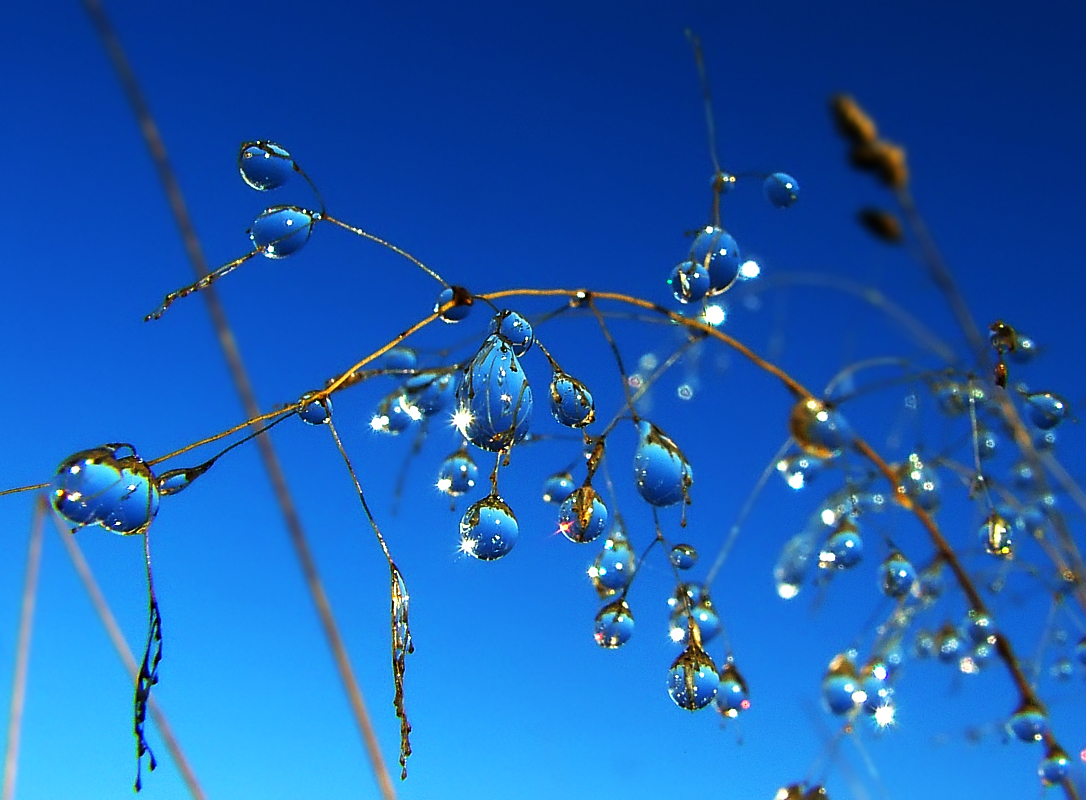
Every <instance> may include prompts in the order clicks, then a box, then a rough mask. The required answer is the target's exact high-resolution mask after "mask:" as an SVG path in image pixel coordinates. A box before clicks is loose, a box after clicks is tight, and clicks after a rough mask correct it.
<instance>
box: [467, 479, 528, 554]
mask: <svg viewBox="0 0 1086 800" xmlns="http://www.w3.org/2000/svg"><path fill="white" fill-rule="evenodd" d="M517 533H518V526H517V518H516V517H515V516H513V510H512V509H511V508H509V506H508V505H506V503H505V501H504V500H502V499H501V498H500V497H499V496H498V495H496V494H490V495H487V496H486V497H484V498H483V499H482V500H479V501H478V502H476V503H473V504H472V505H470V506H468V510H467V511H465V512H464V517H463V518H462V519H461V520H460V552H462V553H465V554H467V555H469V556H474V557H475V558H478V559H480V560H482V561H495V560H496V559H499V558H501V557H502V556H504V555H506V554H508V553H509V551H510V550H512V549H513V545H515V544H516V543H517Z"/></svg>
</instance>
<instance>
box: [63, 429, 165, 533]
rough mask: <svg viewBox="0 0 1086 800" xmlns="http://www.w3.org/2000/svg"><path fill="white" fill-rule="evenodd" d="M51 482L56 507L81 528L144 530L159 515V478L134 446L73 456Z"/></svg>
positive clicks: (108, 447)
mask: <svg viewBox="0 0 1086 800" xmlns="http://www.w3.org/2000/svg"><path fill="white" fill-rule="evenodd" d="M52 486H53V491H52V500H53V508H55V509H56V511H57V513H59V514H60V515H61V516H63V517H64V518H65V519H67V520H68V521H69V522H72V523H73V524H75V525H76V526H77V527H83V526H85V525H101V526H102V527H103V528H105V529H106V530H110V531H113V532H114V533H119V534H122V535H127V534H134V533H143V532H144V531H145V530H147V527H148V526H149V525H150V524H151V520H152V519H154V517H155V515H156V514H157V513H158V502H159V489H158V482H157V480H156V479H155V476H154V475H153V474H152V473H151V470H150V468H149V467H148V466H147V464H146V463H144V461H143V459H141V458H140V457H139V456H138V455H136V451H135V449H134V448H133V447H132V445H130V444H107V445H102V446H101V447H95V448H93V449H91V450H83V451H81V452H79V453H75V454H74V455H71V456H69V457H68V458H66V459H65V460H64V461H62V462H61V464H60V466H59V467H57V471H56V474H55V475H54V477H53V482H52ZM181 488H184V487H181ZM176 491H180V489H177V490H176Z"/></svg>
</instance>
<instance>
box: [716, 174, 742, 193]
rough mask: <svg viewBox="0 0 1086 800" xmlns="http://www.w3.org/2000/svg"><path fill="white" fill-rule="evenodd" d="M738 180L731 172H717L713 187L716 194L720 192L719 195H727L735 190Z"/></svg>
mask: <svg viewBox="0 0 1086 800" xmlns="http://www.w3.org/2000/svg"><path fill="white" fill-rule="evenodd" d="M736 180H737V178H736V177H735V176H734V175H732V174H731V173H730V172H725V171H724V170H721V171H720V172H717V173H716V174H714V175H713V179H712V183H711V185H712V187H713V191H714V192H718V193H719V194H727V193H728V192H730V191H731V190H732V189H734V188H735V183H736Z"/></svg>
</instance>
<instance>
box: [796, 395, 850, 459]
mask: <svg viewBox="0 0 1086 800" xmlns="http://www.w3.org/2000/svg"><path fill="white" fill-rule="evenodd" d="M788 431H789V433H791V434H792V438H793V439H794V440H795V442H796V444H797V445H799V448H800V449H801V450H802V451H803V452H805V453H806V454H807V455H811V456H814V457H815V458H820V459H823V460H825V459H830V458H836V457H837V456H839V455H840V454H841V451H842V450H843V449H844V446H845V444H846V443H847V441H848V424H847V423H846V422H845V420H844V418H843V417H842V416H841V414H840V413H839V412H838V411H837V410H836V409H834V408H832V407H831V406H830V405H829V404H828V403H827V402H825V401H824V400H819V399H817V398H814V397H809V398H807V399H805V400H800V401H799V402H797V403H796V404H795V405H794V406H793V407H792V414H791V416H790V417H789V418H788Z"/></svg>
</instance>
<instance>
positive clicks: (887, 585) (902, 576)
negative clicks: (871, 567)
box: [879, 550, 916, 597]
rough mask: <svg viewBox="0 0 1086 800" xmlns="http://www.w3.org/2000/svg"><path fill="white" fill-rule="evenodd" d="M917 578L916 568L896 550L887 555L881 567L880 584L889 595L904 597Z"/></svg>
mask: <svg viewBox="0 0 1086 800" xmlns="http://www.w3.org/2000/svg"><path fill="white" fill-rule="evenodd" d="M915 580H916V568H915V567H913V565H912V564H911V563H909V560H908V559H907V558H905V556H903V555H902V554H901V553H899V552H897V551H896V550H895V551H894V552H892V553H890V555H888V556H887V557H886V560H885V561H883V562H882V566H881V567H880V568H879V585H880V586H881V587H882V591H883V592H884V593H885V594H886V595H887V596H889V597H904V596H905V595H907V594H908V593H909V590H910V589H911V588H912V586H913V582H914V581H915Z"/></svg>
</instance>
